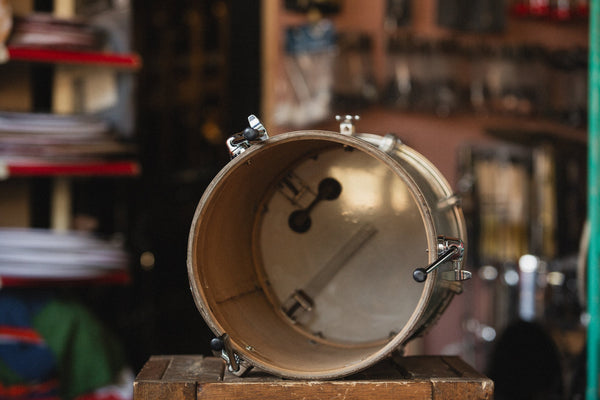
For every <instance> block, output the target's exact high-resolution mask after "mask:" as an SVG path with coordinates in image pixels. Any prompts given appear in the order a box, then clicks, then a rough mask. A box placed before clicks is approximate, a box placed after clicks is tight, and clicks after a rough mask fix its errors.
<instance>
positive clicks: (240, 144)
mask: <svg viewBox="0 0 600 400" xmlns="http://www.w3.org/2000/svg"><path fill="white" fill-rule="evenodd" d="M248 123H249V125H250V126H249V127H247V128H246V129H244V130H243V131H242V132H238V133H236V134H235V135H233V136H231V137H229V139H227V142H226V144H227V150H229V155H230V156H231V158H235V157H237V156H239V155H240V154H242V153H243V152H244V151H246V149H248V148H249V147H250V146H252V145H253V144H255V143H260V142H263V141H265V140H267V139H268V138H269V134H268V133H267V130H266V129H265V127H264V126H263V124H262V123H261V122H260V121H259V119H258V118H256V116H254V115H250V116H249V117H248Z"/></svg>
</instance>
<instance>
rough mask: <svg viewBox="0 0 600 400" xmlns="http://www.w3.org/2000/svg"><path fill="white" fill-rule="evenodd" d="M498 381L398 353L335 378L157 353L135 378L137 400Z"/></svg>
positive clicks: (430, 389)
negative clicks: (281, 374) (243, 370)
mask: <svg viewBox="0 0 600 400" xmlns="http://www.w3.org/2000/svg"><path fill="white" fill-rule="evenodd" d="M493 392H494V384H493V382H492V381H491V380H490V379H489V378H487V377H486V376H484V375H482V374H480V373H479V372H477V371H475V370H474V369H473V368H472V367H471V366H469V365H468V364H466V363H465V362H464V361H462V360H461V359H460V358H458V357H448V356H419V357H397V358H394V359H389V360H386V361H384V362H381V363H379V364H377V365H375V366H373V367H371V368H369V369H368V370H366V371H364V372H362V373H360V374H357V375H353V376H351V377H347V378H342V379H339V380H333V381H306V380H289V379H281V378H277V377H274V376H272V375H268V374H265V373H261V372H258V371H250V373H249V374H248V375H247V376H244V377H242V378H240V377H236V376H234V375H232V374H230V373H228V372H226V371H225V364H224V362H223V361H222V360H221V359H220V358H214V357H202V356H152V357H151V358H150V359H149V360H148V362H147V363H146V365H145V366H144V367H143V368H142V370H141V371H140V373H139V374H138V376H137V378H136V380H135V382H134V400H159V399H170V400H196V399H198V400H202V399H210V400H222V399H236V400H259V399H260V400H272V399H273V400H274V399H286V400H288V399H290V400H294V399H344V400H359V399H360V400H365V399H377V400H388V399H389V400H391V399H403V400H417V399H419V400H421V399H434V400H450V399H460V400H471V399H473V400H474V399H492V398H493Z"/></svg>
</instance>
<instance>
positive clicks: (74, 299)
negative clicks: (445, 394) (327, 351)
mask: <svg viewBox="0 0 600 400" xmlns="http://www.w3.org/2000/svg"><path fill="white" fill-rule="evenodd" d="M0 4H1V6H0V42H1V43H3V48H2V49H1V51H0V53H1V55H0V61H1V62H2V64H0V278H1V282H2V283H1V285H0V310H2V309H3V308H4V309H5V310H10V312H9V311H6V312H4V313H3V312H2V311H0V338H7V339H6V343H8V344H6V345H4V347H3V343H4V342H2V341H0V342H1V343H0V363H2V364H0V382H2V384H3V385H4V386H2V387H0V397H2V396H1V394H2V390H3V388H5V387H8V386H7V385H24V384H26V383H27V382H29V381H30V380H31V379H33V378H35V377H38V376H41V377H42V378H41V379H42V381H43V380H44V379H50V378H52V377H53V376H54V375H53V374H55V373H56V372H55V371H56V369H57V368H59V369H60V370H61V371H63V372H61V373H66V372H64V371H66V370H69V371H75V370H78V371H81V370H82V369H85V368H89V370H90V371H96V372H97V370H98V369H99V368H104V369H103V372H102V373H98V374H97V375H98V376H105V377H106V378H103V379H100V378H99V379H98V382H95V383H93V384H92V383H89V384H86V382H87V381H86V379H85V378H81V379H80V381H81V382H83V383H81V385H79V386H76V385H71V386H73V387H69V390H68V391H66V390H65V389H64V388H61V387H60V386H56V385H55V386H52V387H51V388H50V389H48V390H55V391H56V390H58V391H60V393H62V394H63V396H64V397H65V398H76V397H78V396H81V395H83V394H86V393H90V392H93V391H94V390H97V389H98V388H100V387H105V386H110V385H114V384H115V383H116V381H117V380H118V379H117V377H118V374H119V373H120V371H123V370H127V369H129V370H130V371H133V372H134V373H135V372H136V371H138V370H139V369H140V368H141V367H142V365H143V364H144V362H145V361H147V359H148V357H149V356H150V355H155V354H198V353H202V354H210V351H209V340H210V339H211V338H212V334H211V333H210V331H209V330H208V329H207V328H206V326H205V324H204V321H203V320H202V318H201V316H200V314H199V312H198V311H197V310H196V307H195V304H194V300H193V297H192V295H191V292H190V290H189V283H188V277H187V270H186V255H187V239H188V233H189V228H190V223H191V221H192V216H193V213H194V210H195V207H196V205H197V203H198V201H199V199H200V197H201V195H202V193H203V191H204V189H205V188H206V186H207V185H208V183H209V182H210V181H211V179H212V178H213V177H214V176H215V174H216V173H217V172H218V171H219V170H220V169H221V168H222V167H223V166H224V165H225V164H226V163H227V161H228V160H229V155H228V153H227V150H226V147H225V140H226V138H227V137H229V136H230V135H231V134H233V133H236V132H239V131H242V130H243V129H244V128H245V127H246V126H247V116H248V115H250V114H256V115H257V116H259V118H260V119H261V121H262V122H263V124H264V125H265V126H266V127H267V129H268V131H269V134H271V135H273V134H277V133H283V132H289V131H292V130H299V129H328V130H334V131H337V130H338V129H339V127H338V125H337V122H336V121H335V115H336V114H353V115H354V114H357V115H360V117H361V118H360V121H358V122H357V129H358V131H360V132H368V133H375V134H381V135H384V134H387V133H394V134H396V135H397V136H398V137H399V138H400V139H401V140H402V141H403V142H404V143H406V144H407V145H409V146H411V147H412V148H414V149H415V150H417V151H418V152H420V153H422V154H423V155H424V156H425V157H427V158H428V159H429V160H430V161H432V162H433V164H435V165H436V166H437V167H438V168H439V169H440V171H441V172H442V173H443V175H444V176H445V177H446V178H447V179H448V181H449V182H450V184H451V186H452V187H453V188H454V190H455V191H456V192H457V193H458V194H459V195H460V196H461V198H462V204H463V208H464V211H465V215H466V219H467V223H468V225H469V226H468V227H469V239H468V258H467V264H468V265H469V267H470V270H471V271H473V272H474V279H472V280H471V281H468V282H467V283H466V284H465V290H464V293H463V294H462V295H460V296H458V297H455V299H454V301H453V302H452V304H451V306H450V308H449V310H448V311H447V312H446V313H445V314H444V315H443V316H442V318H441V320H440V321H439V323H438V324H437V325H436V326H435V327H434V328H433V329H432V331H431V332H430V333H428V334H427V335H426V336H425V337H423V338H422V339H420V340H419V341H418V342H417V343H414V344H412V345H411V347H410V348H409V352H414V353H419V354H421V353H425V354H457V355H460V356H461V357H462V358H463V359H465V361H467V362H468V363H470V364H472V365H473V366H475V367H476V368H477V369H478V370H481V371H482V372H484V373H486V374H488V375H489V376H490V377H491V378H492V379H494V380H495V382H496V390H497V394H496V396H497V398H498V399H503V398H511V399H513V398H514V399H517V398H523V399H528V398H545V399H579V398H583V397H582V396H583V393H584V392H585V359H584V356H585V343H586V337H585V332H586V323H587V314H586V293H585V286H586V282H585V275H586V265H585V253H586V250H585V249H586V244H587V240H586V238H585V220H586V188H587V186H586V179H587V173H586V165H587V164H586V155H587V146H586V141H587V131H586V124H587V74H588V66H587V61H588V2H587V1H586V0H561V1H555V0H520V1H519V0H504V1H503V0H474V1H463V0H420V1H419V0H374V1H358V0H337V1H334V0H263V1H262V2H258V1H256V2H246V1H243V2H242V1H230V0H176V1H141V0H133V1H129V0H54V1H52V0H26V1H21V0H19V1H16V0H14V1H8V0H0ZM59 233H60V234H59ZM52 318H65V322H64V323H62V322H61V324H60V325H61V326H62V327H63V328H64V327H68V329H67V328H64V329H63V332H62V333H61V335H62V336H60V337H58V338H57V337H56V336H55V335H56V334H55V333H54V330H53V329H52V324H50V323H48V321H50V320H52ZM44 321H46V322H44ZM82 321H83V322H82ZM9 327H11V329H8V328H9ZM86 327H87V328H86ZM17 328H18V329H17ZM24 329H25V331H24ZM65 330H68V332H65ZM86 330H88V331H90V332H87V333H86V332H84V333H83V334H84V336H87V337H88V338H89V343H88V345H78V346H77V347H74V345H72V344H71V341H70V339H69V338H71V337H72V335H75V334H78V332H80V331H86ZM98 330H102V332H104V331H106V332H107V333H106V334H99V333H98V332H99V331H98ZM94 332H96V333H94ZM28 335H29V336H28ZM32 337H33V338H36V339H35V340H37V341H38V342H36V343H38V345H37V347H36V349H38V348H39V347H40V345H39V343H44V342H46V344H47V347H48V348H49V349H50V350H52V352H54V353H55V354H56V352H59V351H60V352H63V351H64V352H65V354H69V355H72V354H77V352H83V354H90V353H89V351H90V350H89V348H96V352H97V353H99V355H98V357H99V358H101V359H102V360H103V362H97V361H95V359H94V361H93V362H87V364H86V361H81V362H82V363H83V364H80V365H78V366H77V367H74V366H66V365H65V364H68V363H67V362H56V360H54V361H53V360H52V359H51V357H49V358H48V360H47V362H46V364H44V365H45V367H44V368H41V367H40V368H38V369H37V370H35V371H34V370H31V369H30V368H27V367H26V365H24V362H23V361H19V362H17V361H14V360H15V357H16V358H18V359H20V360H24V359H22V358H19V357H21V355H22V354H21V353H16V352H17V351H18V349H22V348H23V347H22V346H23V343H29V344H31V343H30V342H31V340H32V339H31V338H32ZM50 337H51V338H53V339H52V340H50V339H49V338H50ZM98 337H101V338H102V339H101V343H98V342H96V341H95V340H98ZM108 337H110V340H108V339H106V338H108ZM8 345H12V346H13V347H12V348H9V347H10V346H9V347H7V346H8ZM18 346H21V347H18ZM103 346H104V347H103ZM28 349H29V348H28ZM38 350H40V349H38ZM38 350H36V351H38ZM42 350H43V351H42V352H41V353H35V354H33V355H31V357H34V358H33V359H37V360H40V359H42V358H43V357H46V356H47V350H48V349H46V350H44V349H42ZM65 357H67V356H65ZM76 358H77V357H74V359H76ZM80 358H83V359H85V358H89V357H80ZM25 364H27V363H25ZM34 364H36V365H37V364H38V363H34ZM34 364H31V363H30V364H29V365H34ZM81 365H85V366H81ZM36 374H38V375H36ZM92 374H93V373H92ZM127 379H129V381H130V380H131V375H129V378H126V379H125V382H127ZM37 381H39V379H38V380H37ZM72 381H73V382H78V380H77V379H73V380H72ZM515 388H516V389H518V390H519V393H518V394H516V393H513V392H512V390H516V389H515ZM38 389H39V388H36V389H35V390H38ZM46 389H47V388H46ZM31 390H34V389H31ZM39 390H41V389H39ZM115 390H116V389H115ZM540 393H541V394H540ZM122 396H123V397H125V398H126V397H127V396H128V392H127V391H126V390H125V391H124V392H122ZM535 396H542V397H535Z"/></svg>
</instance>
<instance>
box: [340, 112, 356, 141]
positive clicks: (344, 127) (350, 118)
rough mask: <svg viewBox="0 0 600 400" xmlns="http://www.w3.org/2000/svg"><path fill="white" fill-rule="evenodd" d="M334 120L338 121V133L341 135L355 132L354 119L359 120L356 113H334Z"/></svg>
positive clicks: (349, 134) (350, 134)
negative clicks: (342, 114)
mask: <svg viewBox="0 0 600 400" xmlns="http://www.w3.org/2000/svg"><path fill="white" fill-rule="evenodd" d="M335 120H336V121H338V122H339V123H340V133H341V134H342V135H348V136H352V135H354V134H355V133H356V127H355V126H354V121H358V120H360V116H358V115H344V116H343V117H342V116H341V115H336V116H335Z"/></svg>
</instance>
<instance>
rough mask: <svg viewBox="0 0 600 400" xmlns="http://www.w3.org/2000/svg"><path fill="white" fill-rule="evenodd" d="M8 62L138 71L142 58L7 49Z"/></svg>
mask: <svg viewBox="0 0 600 400" xmlns="http://www.w3.org/2000/svg"><path fill="white" fill-rule="evenodd" d="M6 55H7V57H6V59H5V60H4V61H5V62H8V61H26V62H39V63H53V64H77V65H94V66H105V67H114V68H123V69H129V70H137V69H139V68H141V66H142V61H141V58H140V57H139V56H138V55H137V54H135V53H110V52H91V51H74V50H54V49H46V48H36V47H13V46H8V47H7V48H6Z"/></svg>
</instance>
